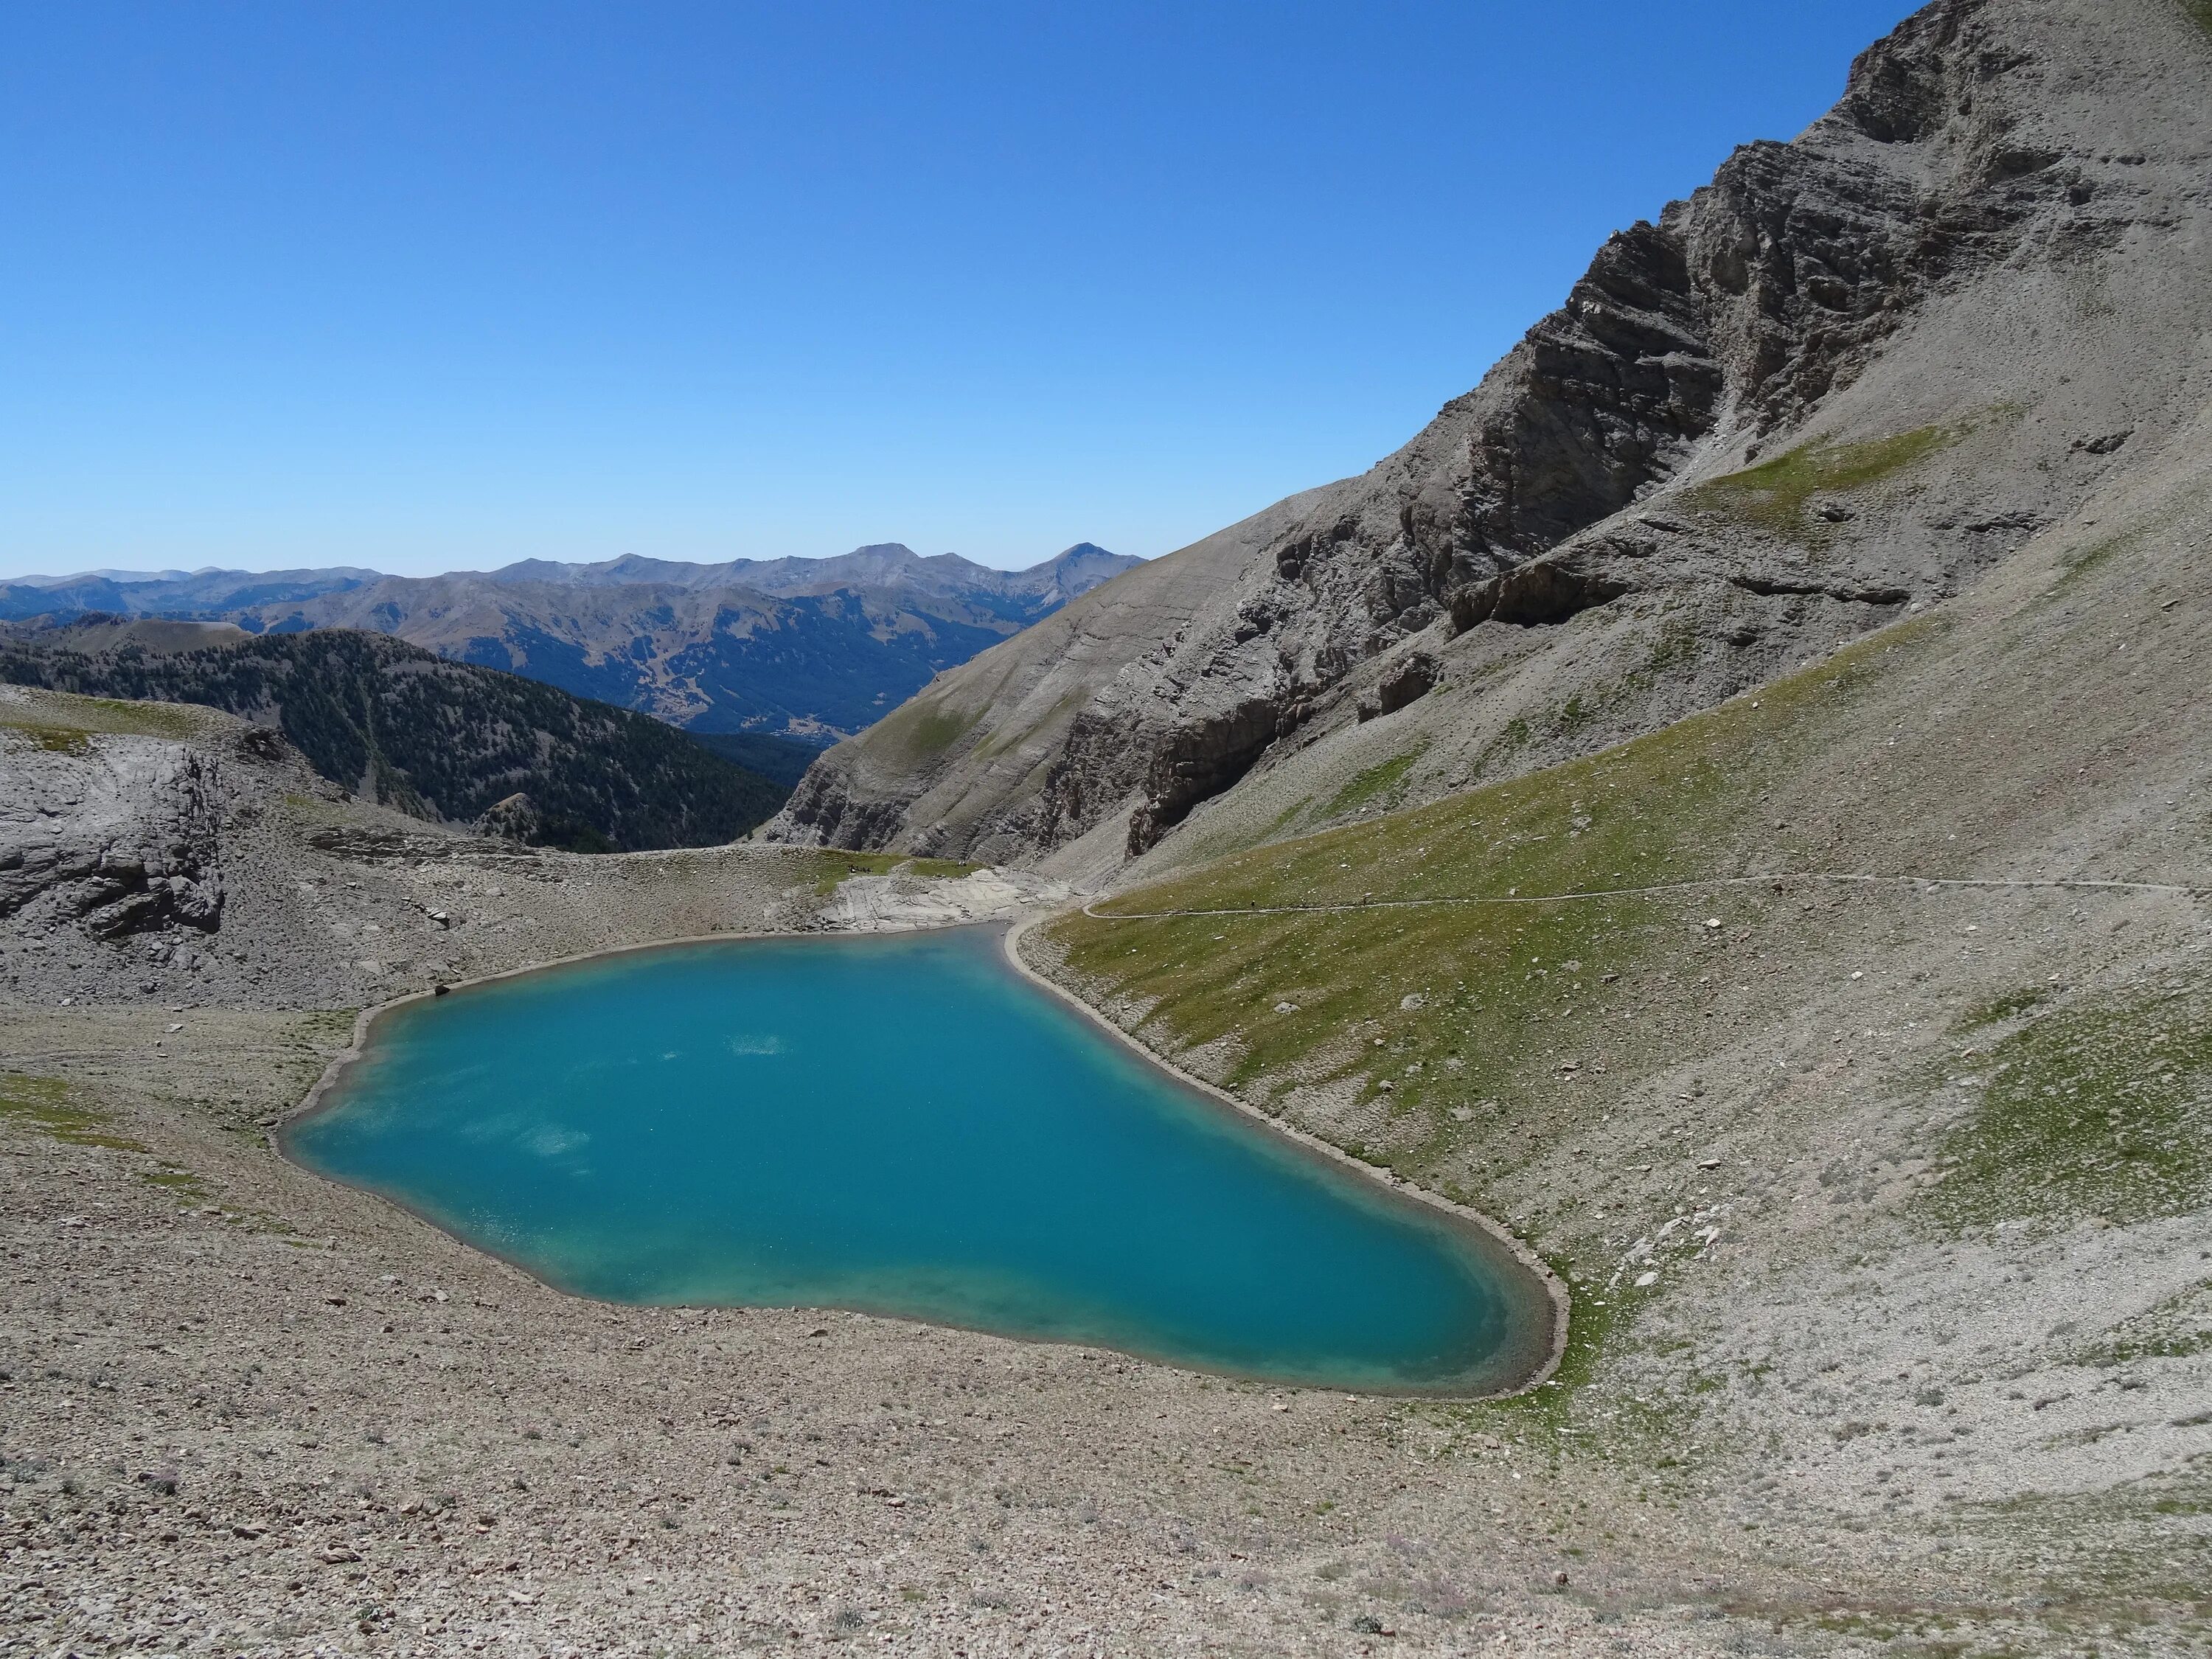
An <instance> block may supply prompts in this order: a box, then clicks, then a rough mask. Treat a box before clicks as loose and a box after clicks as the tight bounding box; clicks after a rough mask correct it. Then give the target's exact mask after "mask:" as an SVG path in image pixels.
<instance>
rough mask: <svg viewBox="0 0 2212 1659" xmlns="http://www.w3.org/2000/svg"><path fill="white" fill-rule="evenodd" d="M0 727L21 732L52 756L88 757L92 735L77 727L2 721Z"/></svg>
mask: <svg viewBox="0 0 2212 1659" xmlns="http://www.w3.org/2000/svg"><path fill="white" fill-rule="evenodd" d="M0 726H5V727H7V729H8V730H9V731H10V732H21V733H22V734H23V735H24V736H25V737H27V738H29V739H30V740H31V741H32V742H33V743H34V744H37V745H38V746H39V747H40V748H41V749H43V750H46V752H47V753H48V754H50V755H88V754H90V753H91V752H92V733H91V732H87V731H85V730H84V729H83V728H82V727H81V726H32V725H28V724H27V723H25V722H23V721H21V720H0Z"/></svg>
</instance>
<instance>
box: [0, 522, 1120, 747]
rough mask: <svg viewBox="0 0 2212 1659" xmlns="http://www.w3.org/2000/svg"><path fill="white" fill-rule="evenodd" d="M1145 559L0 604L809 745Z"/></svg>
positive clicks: (650, 574)
mask: <svg viewBox="0 0 2212 1659" xmlns="http://www.w3.org/2000/svg"><path fill="white" fill-rule="evenodd" d="M1141 562H1142V561H1141V560H1139V559H1134V558H1130V557H1127V556H1124V555H1121V554H1116V553H1109V552H1108V551H1106V550H1105V549H1103V548H1101V547H1095V546H1093V545H1092V544H1090V543H1089V542H1079V543H1077V544H1075V545H1074V546H1073V547H1071V548H1069V549H1068V550H1066V552H1064V553H1062V554H1060V556H1058V557H1057V558H1054V559H1049V560H1047V561H1046V562H1043V563H1042V564H1038V565H1034V566H1031V567H1030V568H1029V569H1026V570H994V569H991V568H988V567H987V566H984V565H979V564H975V563H974V562H971V561H969V560H967V559H963V558H962V557H960V556H958V555H957V554H953V553H944V554H939V555H937V556H934V557H931V558H924V557H923V556H921V555H919V554H917V553H915V551H914V550H912V549H910V548H908V547H905V546H902V545H901V544H898V543H896V542H891V543H885V544H880V545H877V546H872V547H862V548H858V549H855V550H854V551H852V552H850V553H847V554H844V555H842V556H839V557H836V558H830V559H733V560H732V561H730V562H728V563H726V564H687V563H682V562H676V561H672V560H666V559H647V558H638V557H635V556H631V557H624V558H620V559H612V560H609V561H607V562H604V563H600V564H556V563H553V562H550V561H547V560H544V559H527V560H525V561H523V562H520V563H519V564H512V565H508V566H507V567H506V568H503V569H499V570H492V571H482V572H479V571H457V572H454V573H453V574H447V575H443V576H426V577H415V576H386V575H383V574H380V573H379V572H376V571H374V570H362V569H354V568H332V569H325V570H278V571H268V572H249V571H242V570H198V571H190V572H186V571H175V570H163V571H148V572H139V571H127V570H96V571H88V572H85V573H82V574H77V575H71V576H27V577H20V578H17V579H16V580H12V581H6V582H0V621H24V620H27V619H29V618H32V617H55V618H58V619H62V620H68V619H71V618H74V617H82V616H86V615H88V614H95V613H96V614H102V615H111V616H118V617H161V618H172V619H177V620H185V621H193V622H226V623H234V624H235V625H237V626H238V627H240V628H241V629H244V630H246V632H247V633H249V634H257V635H259V634H292V633H300V632H303V631H305V630H307V629H325V628H352V629H365V630H368V631H370V632H374V633H380V634H392V635H398V637H399V638H401V639H403V640H405V641H409V642H410V643H411V644H415V645H419V646H422V647H426V648H427V649H428V650H431V651H435V653H438V654H439V655H440V656H441V657H446V658H448V659H452V660H454V661H457V662H465V663H473V664H476V665H480V666H483V667H489V668H501V669H507V670H508V671H512V672H513V673H517V674H521V675H524V676H526V677H527V678H532V679H536V680H542V681H544V682H545V683H546V684H550V685H555V686H558V687H560V688H561V689H562V690H565V691H568V692H572V693H574V695H576V696H585V697H594V698H597V699H599V701H601V702H611V703H614V704H617V706H619V707H622V708H635V709H637V710H639V711H641V712H642V713H645V714H652V715H654V716H656V717H658V718H659V719H660V720H665V721H667V722H669V723H670V724H671V725H675V726H685V727H688V728H690V729H691V730H692V731H695V732H702V733H716V732H725V733H726V732H764V733H769V734H774V735H780V736H784V737H788V738H799V739H801V740H805V741H811V742H813V743H816V744H822V743H828V742H831V741H834V740H835V739H836V738H838V737H840V736H843V735H846V734H848V733H851V732H857V731H860V729H861V728H863V727H865V726H869V725H871V724H872V723H873V722H874V721H875V720H878V719H879V718H880V717H882V716H883V715H884V714H887V713H888V712H890V710H891V709H893V708H896V707H897V706H898V705H899V704H900V703H902V702H904V701H905V700H906V699H907V698H908V697H909V696H912V695H913V694H914V693H915V692H916V691H918V690H921V688H922V687H923V686H924V685H926V684H928V683H929V680H930V678H931V677H932V676H933V675H935V674H936V673H938V672H939V671H941V670H944V669H946V668H951V667H954V666H957V665H959V664H961V663H963V662H965V661H967V660H968V659H969V658H970V657H972V656H974V655H975V653H977V652H979V651H981V650H983V649H984V648H985V647H988V646H992V645H995V644H996V643H998V641H1000V640H1002V639H1005V638H1006V637H1008V636H1009V635H1013V634H1017V633H1019V632H1020V631H1021V630H1022V629H1024V628H1026V627H1028V626H1029V625H1030V623H1034V622H1036V621H1038V620H1039V619H1040V618H1042V617H1048V616H1049V615H1051V614H1052V612H1054V611H1057V610H1058V609H1059V608H1060V606H1061V605H1065V604H1066V603H1067V601H1068V600H1070V599H1073V598H1075V597H1076V596H1077V595H1078V594H1080V593H1085V592H1089V591H1090V590H1091V588H1094V587H1097V586H1099V585H1100V584H1101V583H1103V582H1105V581H1108V580H1111V579H1112V578H1113V577H1115V576H1117V575H1119V574H1121V572H1122V571H1124V570H1127V569H1128V568H1131V567H1132V566H1134V565H1137V564H1139V563H1141Z"/></svg>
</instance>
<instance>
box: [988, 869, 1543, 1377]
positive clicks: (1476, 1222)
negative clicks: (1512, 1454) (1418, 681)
mask: <svg viewBox="0 0 2212 1659" xmlns="http://www.w3.org/2000/svg"><path fill="white" fill-rule="evenodd" d="M1059 914H1060V913H1059V912H1054V915H1035V916H1029V917H1025V918H1024V919H1023V920H1022V921H1016V922H1012V923H1009V924H1007V925H1006V932H1005V934H1004V936H1003V939H1002V949H1003V952H1004V954H1005V957H1006V963H1007V965H1008V966H1009V967H1011V968H1012V969H1013V971H1014V972H1015V973H1017V974H1018V975H1021V976H1022V977H1023V978H1024V979H1025V980H1027V981H1029V982H1030V984H1032V985H1035V986H1036V987H1039V988H1041V989H1042V990H1045V991H1048V992H1049V993H1051V994H1052V995H1053V996H1054V997H1056V998H1058V999H1059V1000H1060V1001H1061V1002H1062V1003H1064V1004H1066V1006H1068V1007H1070V1008H1072V1009H1073V1010H1075V1011H1076V1012H1078V1013H1079V1014H1081V1015H1082V1016H1083V1017H1084V1018H1085V1019H1087V1020H1088V1021H1090V1023H1091V1024H1092V1025H1094V1026H1096V1027H1097V1029H1098V1030H1100V1031H1102V1032H1103V1033H1105V1034H1106V1035H1107V1036H1111V1037H1113V1038H1115V1040H1116V1041H1118V1042H1121V1043H1122V1044H1123V1045H1125V1046H1126V1047H1127V1048H1129V1049H1130V1050H1132V1051H1133V1053H1135V1054H1139V1055H1141V1056H1142V1057H1143V1058H1144V1059H1145V1060H1147V1061H1149V1062H1150V1063H1152V1065H1154V1066H1158V1067H1159V1068H1160V1069H1161V1070H1162V1071H1164V1072H1165V1073H1168V1074H1169V1075H1170V1077H1172V1078H1174V1079H1176V1081H1177V1082H1178V1083H1181V1084H1182V1085H1184V1086H1185V1087H1186V1088H1188V1089H1191V1090H1193V1091H1195V1092H1197V1093H1198V1094H1200V1095H1202V1096H1204V1097H1206V1098H1207V1099H1208V1100H1211V1101H1212V1102H1214V1103H1218V1104H1219V1105H1222V1106H1225V1107H1227V1108H1228V1109H1231V1111H1234V1112H1235V1113H1237V1115H1238V1116H1239V1117H1241V1118H1243V1119H1245V1120H1246V1121H1250V1122H1253V1123H1257V1124H1260V1125H1261V1126H1263V1127H1266V1128H1267V1129H1269V1130H1272V1131H1273V1132H1274V1133H1277V1134H1279V1135H1281V1136H1283V1137H1284V1138H1285V1139H1287V1140H1289V1141H1290V1142H1291V1144H1293V1145H1294V1146H1297V1147H1299V1148H1301V1149H1302V1150H1304V1152H1309V1153H1311V1154H1314V1155H1316V1156H1318V1157H1320V1158H1324V1159H1326V1160H1327V1161H1328V1163H1330V1164H1334V1165H1335V1166H1336V1167H1338V1168H1340V1169H1342V1170H1350V1171H1353V1172H1356V1173H1357V1174H1358V1175H1359V1176H1363V1177H1364V1178H1365V1179H1366V1180H1368V1181H1370V1182H1373V1183H1375V1184H1376V1186H1378V1187H1380V1188H1382V1189H1383V1191H1385V1192H1387V1193H1390V1194H1395V1195H1396V1196H1397V1197H1399V1198H1400V1199H1403V1200H1412V1201H1413V1202H1415V1203H1418V1204H1421V1205H1424V1206H1426V1207H1428V1208H1430V1209H1433V1210H1436V1211H1437V1212H1440V1213H1441V1214H1442V1215H1443V1218H1445V1219H1446V1220H1448V1221H1449V1222H1452V1223H1454V1224H1455V1231H1461V1232H1462V1233H1466V1232H1469V1231H1471V1232H1472V1233H1473V1234H1474V1237H1476V1239H1477V1240H1478V1241H1479V1242H1480V1244H1481V1245H1482V1246H1485V1247H1487V1248H1486V1249H1484V1251H1483V1254H1485V1255H1491V1254H1492V1252H1498V1253H1502V1254H1503V1255H1504V1256H1505V1257H1507V1258H1508V1260H1509V1262H1510V1266H1511V1267H1516V1268H1518V1269H1521V1270H1522V1271H1523V1272H1525V1273H1528V1276H1529V1277H1530V1278H1531V1279H1534V1280H1535V1282H1536V1284H1537V1285H1539V1286H1540V1287H1541V1290H1542V1291H1543V1293H1544V1296H1545V1298H1546V1300H1547V1302H1548V1303H1549V1304H1550V1306H1551V1311H1552V1317H1551V1321H1550V1324H1551V1333H1550V1340H1549V1341H1548V1343H1547V1345H1546V1352H1545V1354H1544V1357H1543V1358H1542V1359H1541V1361H1539V1362H1538V1364H1536V1367H1535V1369H1534V1370H1531V1371H1530V1372H1529V1373H1528V1376H1526V1377H1525V1378H1524V1379H1523V1380H1522V1381H1521V1382H1518V1383H1514V1384H1513V1385H1512V1386H1511V1387H1510V1388H1504V1389H1493V1390H1492V1391H1490V1392H1488V1393H1486V1394H1471V1395H1425V1396H1424V1397H1425V1398H1430V1399H1455V1400H1460V1401H1468V1402H1469V1403H1476V1402H1480V1401H1496V1400H1510V1399H1513V1398H1515V1397H1516V1396H1517V1395H1524V1394H1527V1393H1528V1392H1530V1391H1531V1390H1532V1389H1540V1388H1541V1387H1542V1386H1543V1385H1544V1384H1545V1383H1548V1382H1550V1381H1551V1379H1552V1377H1553V1375H1554V1374H1556V1373H1557V1371H1558V1370H1559V1362H1560V1361H1561V1360H1562V1359H1564V1358H1565V1357H1566V1351H1567V1327H1568V1322H1569V1318H1570V1315H1571V1297H1570V1295H1569V1292H1568V1291H1567V1287H1566V1285H1565V1283H1564V1282H1563V1281H1562V1280H1561V1279H1560V1278H1559V1274H1557V1273H1554V1272H1553V1270H1552V1267H1551V1264H1550V1263H1549V1262H1547V1261H1545V1260H1544V1258H1543V1257H1542V1256H1541V1255H1538V1254H1537V1253H1536V1251H1535V1250H1534V1249H1533V1248H1532V1247H1531V1246H1530V1245H1529V1244H1528V1243H1527V1241H1525V1240H1523V1239H1522V1238H1521V1237H1518V1236H1517V1235H1516V1234H1515V1233H1514V1231H1512V1229H1510V1227H1508V1226H1506V1225H1505V1224H1504V1222H1502V1221H1499V1220H1498V1218H1496V1217H1494V1216H1489V1215H1486V1214H1484V1213H1483V1212H1481V1211H1480V1210H1477V1209H1475V1208H1474V1207H1472V1206H1468V1205H1465V1204H1462V1203H1459V1202H1458V1201H1457V1200H1453V1199H1449V1198H1446V1197H1445V1196H1444V1195H1443V1194H1441V1193H1434V1192H1431V1191H1430V1190H1429V1189H1428V1188H1425V1187H1421V1186H1418V1185H1416V1184H1415V1183H1413V1182H1410V1181H1407V1180H1404V1179H1403V1178H1401V1176H1397V1175H1395V1174H1393V1173H1392V1172H1391V1171H1389V1170H1380V1169H1377V1168H1376V1167H1375V1166H1374V1165H1373V1164H1367V1163H1364V1162H1363V1161H1362V1160H1360V1159H1358V1158H1354V1157H1352V1154H1351V1153H1349V1152H1346V1151H1345V1150H1344V1149H1343V1148H1342V1147H1341V1146H1336V1145H1335V1144H1334V1143H1333V1142H1331V1141H1328V1140H1324V1139H1322V1138H1321V1137H1320V1136H1319V1135H1316V1134H1314V1133H1311V1132H1310V1131H1309V1130H1305V1129H1301V1128H1299V1127H1297V1125H1296V1124H1293V1123H1287V1122H1285V1121H1283V1120H1282V1119H1281V1118H1279V1117H1276V1116H1273V1115H1270V1114H1268V1113H1267V1112H1264V1111H1262V1110H1261V1109H1260V1108H1259V1107H1257V1106H1255V1105H1253V1104H1252V1103H1251V1102H1249V1101H1247V1100H1241V1099H1239V1098H1238V1097H1237V1096H1235V1095H1233V1094H1231V1093H1230V1092H1229V1091H1228V1090H1226V1089H1224V1088H1222V1087H1220V1086H1219V1085H1218V1084H1212V1083H1209V1082H1207V1081H1206V1079H1204V1078H1202V1077H1199V1076H1196V1075H1195V1074H1194V1073H1190V1072H1188V1071H1186V1070H1184V1069H1183V1067H1182V1066H1178V1065H1176V1063H1175V1061H1173V1060H1170V1059H1169V1058H1168V1057H1167V1056H1166V1055H1164V1054H1160V1053H1159V1052H1158V1051H1157V1050H1156V1049H1154V1048H1151V1047H1150V1046H1149V1045H1147V1044H1146V1043H1144V1042H1140V1041H1139V1040H1138V1038H1137V1037H1136V1036H1135V1035H1134V1034H1133V1033H1132V1032H1129V1031H1125V1030H1122V1029H1121V1027H1120V1026H1119V1025H1116V1024H1115V1023H1114V1022H1113V1021H1112V1020H1110V1019H1109V1018H1106V1016H1105V1015H1104V1014H1103V1013H1102V1012H1100V1011H1099V1010H1097V1009H1096V1008H1094V1007H1092V1006H1091V1005H1090V1004H1089V1003H1087V1002H1085V1000H1083V999H1082V998H1081V997H1079V996H1078V995H1076V994H1075V993H1074V992H1073V991H1072V990H1070V989H1069V988H1068V987H1066V986H1065V985H1062V984H1060V982H1059V981H1056V980H1054V979H1052V978H1050V977H1049V976H1048V975H1044V974H1041V973H1039V972H1038V971H1037V970H1036V969H1035V968H1032V967H1031V966H1030V964H1029V963H1026V962H1024V960H1023V959H1022V957H1021V949H1020V947H1021V941H1022V939H1024V937H1026V936H1027V935H1028V934H1029V933H1030V931H1031V930H1032V929H1034V928H1036V927H1042V925H1043V924H1045V923H1046V922H1048V921H1053V920H1054V916H1056V915H1059Z"/></svg>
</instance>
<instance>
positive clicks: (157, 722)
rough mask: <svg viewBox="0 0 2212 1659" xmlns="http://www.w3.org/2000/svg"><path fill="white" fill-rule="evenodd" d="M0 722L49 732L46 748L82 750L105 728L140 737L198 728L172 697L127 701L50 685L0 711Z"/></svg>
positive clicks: (32, 733) (31, 731) (183, 733)
mask: <svg viewBox="0 0 2212 1659" xmlns="http://www.w3.org/2000/svg"><path fill="white" fill-rule="evenodd" d="M0 726H7V727H9V728H10V729H11V730H14V731H17V732H24V733H26V734H27V735H30V736H33V737H36V736H37V735H38V734H39V733H41V732H52V733H53V734H54V735H55V741H52V742H49V743H46V747H47V748H50V749H57V750H62V749H66V750H68V751H69V752H71V753H81V752H82V749H83V746H84V744H85V742H86V740H87V739H88V738H90V737H93V736H96V735H98V734H100V733H103V732H106V733H114V734H118V735H124V736H131V737H144V738H187V737H190V736H191V734H192V733H193V732H196V731H197V730H198V729H199V720H198V718H197V716H196V715H195V714H194V712H193V711H192V710H191V709H188V708H179V706H178V705H176V704H174V703H163V702H128V701H126V700H125V699H123V698H120V697H85V696H77V695H76V694H75V693H73V692H59V691H50V692H46V693H44V694H42V695H40V696H39V697H37V698H36V699H35V700H33V701H32V702H27V703H18V704H15V705H13V706H11V707H10V708H9V709H8V711H7V713H6V714H0Z"/></svg>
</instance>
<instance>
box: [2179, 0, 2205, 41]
mask: <svg viewBox="0 0 2212 1659" xmlns="http://www.w3.org/2000/svg"><path fill="white" fill-rule="evenodd" d="M2181 9H2182V10H2184V11H2185V12H2187V13H2188V14H2189V15H2190V17H2191V19H2192V20H2193V21H2195V22H2196V24H2197V27H2198V28H2200V29H2203V31H2204V32H2205V33H2207V34H2212V0H2181Z"/></svg>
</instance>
